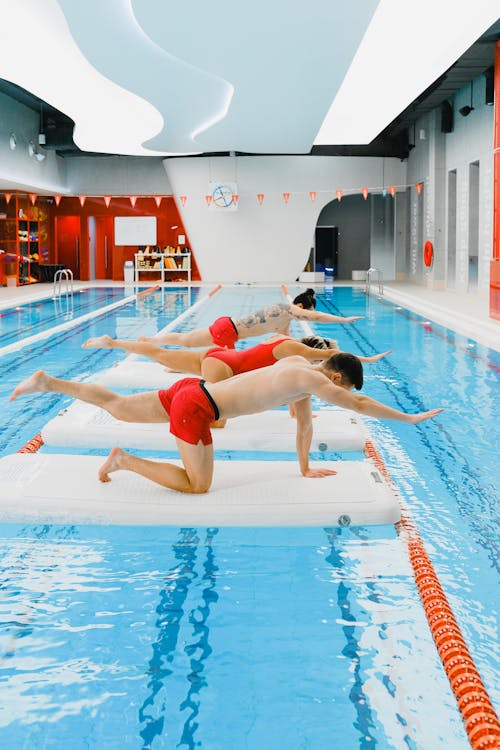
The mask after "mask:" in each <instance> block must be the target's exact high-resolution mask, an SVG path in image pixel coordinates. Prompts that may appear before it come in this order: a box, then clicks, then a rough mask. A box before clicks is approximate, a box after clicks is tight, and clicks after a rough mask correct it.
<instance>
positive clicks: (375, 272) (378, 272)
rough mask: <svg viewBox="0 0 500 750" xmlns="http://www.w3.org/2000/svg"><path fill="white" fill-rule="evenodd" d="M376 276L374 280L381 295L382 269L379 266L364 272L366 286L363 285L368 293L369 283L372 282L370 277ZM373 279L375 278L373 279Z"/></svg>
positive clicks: (382, 289)
mask: <svg viewBox="0 0 500 750" xmlns="http://www.w3.org/2000/svg"><path fill="white" fill-rule="evenodd" d="M374 276H375V277H376V280H377V282H378V293H379V294H380V295H383V293H384V277H383V275H382V271H381V270H380V268H369V269H368V271H367V272H366V286H365V292H366V294H370V292H371V283H372V277H374ZM373 280H375V279H373Z"/></svg>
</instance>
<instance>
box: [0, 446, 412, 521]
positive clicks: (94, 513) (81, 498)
mask: <svg viewBox="0 0 500 750" xmlns="http://www.w3.org/2000/svg"><path fill="white" fill-rule="evenodd" d="M104 460H105V459H104V458H103V457H102V456H69V455H51V454H43V453H31V454H30V453H15V454H13V455H10V456H5V457H4V458H2V459H0V486H1V488H2V492H1V499H0V522H4V523H5V522H7V523H58V524H61V523H62V524H69V523H71V524H74V523H79V524H115V525H134V526H144V525H146V526H149V525H163V526H187V525H189V526H193V525H194V526H337V525H340V526H348V525H355V526H360V525H362V526H364V525H367V524H388V523H395V522H396V521H398V520H399V517H400V511H399V505H398V502H397V500H396V497H395V495H394V493H393V492H392V491H391V489H390V488H389V487H388V485H387V484H386V483H385V481H384V480H383V478H382V477H381V475H380V474H379V472H378V471H377V469H376V468H375V467H374V466H373V464H372V463H371V462H370V461H368V460H364V461H337V462H331V463H330V462H329V463H328V468H331V469H335V470H336V471H337V472H338V473H337V474H336V475H335V476H329V477H323V478H321V479H307V478H305V477H302V476H301V475H300V473H299V469H298V465H297V463H296V462H295V461H216V462H215V470H214V482H213V485H212V488H211V489H210V491H209V492H208V493H206V494H203V495H189V494H184V493H181V492H174V491H173V490H167V489H165V488H163V487H160V486H159V485H157V484H154V483H153V482H150V481H149V480H147V479H145V478H144V477H141V476H139V475H138V474H134V473H132V472H129V471H118V472H115V473H113V474H112V475H111V476H112V479H111V482H106V483H101V482H99V480H98V478H97V472H98V469H99V467H100V466H101V465H102V463H103V462H104ZM172 463H176V464H178V463H179V462H178V461H174V462H172Z"/></svg>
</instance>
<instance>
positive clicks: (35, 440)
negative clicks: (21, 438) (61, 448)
mask: <svg viewBox="0 0 500 750" xmlns="http://www.w3.org/2000/svg"><path fill="white" fill-rule="evenodd" d="M42 445H43V438H42V433H41V432H39V433H38V434H37V435H35V437H32V438H31V440H28V442H27V443H25V444H24V445H23V447H22V448H19V450H18V451H17V452H18V453H36V452H37V450H38V449H39V448H41V447H42Z"/></svg>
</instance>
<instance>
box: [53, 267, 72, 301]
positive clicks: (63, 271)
mask: <svg viewBox="0 0 500 750" xmlns="http://www.w3.org/2000/svg"><path fill="white" fill-rule="evenodd" d="M63 281H65V282H66V289H65V292H64V294H73V271H72V270H71V269H70V268H60V269H59V270H58V271H56V272H55V274H54V285H53V287H52V296H53V298H56V297H60V296H61V294H62V293H63V292H62V283H63Z"/></svg>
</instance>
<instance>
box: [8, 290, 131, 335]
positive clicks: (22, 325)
mask: <svg viewBox="0 0 500 750" xmlns="http://www.w3.org/2000/svg"><path fill="white" fill-rule="evenodd" d="M132 294H133V291H131V290H130V289H129V288H127V287H114V288H113V287H100V288H99V287H97V288H92V287H91V288H88V289H82V290H80V291H78V292H75V293H74V294H60V295H57V296H56V297H49V298H44V299H40V300H36V301H33V302H27V303H24V304H21V305H17V306H16V307H10V308H6V309H0V348H2V347H4V346H8V345H9V344H12V343H14V342H16V341H19V339H23V338H26V337H27V336H35V335H37V334H40V333H43V332H44V331H47V330H49V329H51V328H53V327H54V326H57V325H61V323H64V322H67V321H68V320H74V319H75V318H77V317H79V316H81V315H86V314H87V313H89V312H92V311H93V310H95V309H96V308H99V307H103V306H105V305H110V304H113V303H114V302H117V301H119V300H123V299H125V298H126V297H130V296H131V295H132Z"/></svg>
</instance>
